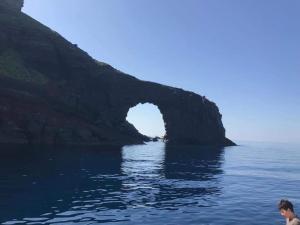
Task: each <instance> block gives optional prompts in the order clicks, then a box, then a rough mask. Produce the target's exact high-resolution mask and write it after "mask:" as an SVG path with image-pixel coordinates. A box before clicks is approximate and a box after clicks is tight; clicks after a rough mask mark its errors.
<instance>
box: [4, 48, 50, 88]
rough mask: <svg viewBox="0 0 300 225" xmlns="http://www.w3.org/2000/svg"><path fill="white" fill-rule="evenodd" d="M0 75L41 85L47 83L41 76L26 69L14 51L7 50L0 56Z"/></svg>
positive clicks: (45, 78)
mask: <svg viewBox="0 0 300 225" xmlns="http://www.w3.org/2000/svg"><path fill="white" fill-rule="evenodd" d="M1 75H2V76H7V77H10V78H13V79H17V80H21V81H26V82H31V83H35V84H41V85H42V84H45V83H47V81H48V79H47V77H46V76H44V75H43V74H41V73H39V72H37V71H35V70H32V69H27V68H26V66H25V65H24V62H23V60H22V58H21V57H20V55H19V54H18V53H17V52H16V51H14V50H7V51H4V52H3V53H1V54H0V76H1Z"/></svg>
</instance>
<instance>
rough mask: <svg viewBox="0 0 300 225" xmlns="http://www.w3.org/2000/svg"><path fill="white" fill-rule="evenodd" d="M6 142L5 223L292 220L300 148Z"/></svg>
mask: <svg viewBox="0 0 300 225" xmlns="http://www.w3.org/2000/svg"><path fill="white" fill-rule="evenodd" d="M239 144H240V146H237V147H226V148H207V147H206V148H205V147H199V146H194V147H191V146H168V145H165V144H164V143H162V142H150V143H148V144H146V145H134V146H125V147H122V148H118V147H99V148H93V149H88V148H81V149H78V148H77V149H72V148H68V149H62V148H59V147H57V148H54V147H53V148H51V149H45V148H37V147H36V148H28V147H27V148H11V147H5V146H1V147H0V149H1V150H0V223H1V224H6V225H10V224H67V225H71V224H72V225H73V224H81V225H85V224H103V223H104V224H105V223H107V224H112V225H115V224H116V225H117V224H120V225H121V224H122V225H150V224H151V225H152V224H155V225H157V224H162V225H201V224H210V225H227V224H228V225H229V224H230V225H232V224H243V225H254V224H259V225H264V224H266V225H267V224H272V225H274V224H275V225H276V224H278V225H279V224H285V221H284V219H283V218H281V216H280V215H279V213H278V210H277V202H278V201H279V200H280V199H281V198H288V199H290V200H291V201H292V202H293V203H294V205H295V209H296V211H298V213H299V214H300V145H294V144H271V143H250V142H249V143H246V142H244V143H239Z"/></svg>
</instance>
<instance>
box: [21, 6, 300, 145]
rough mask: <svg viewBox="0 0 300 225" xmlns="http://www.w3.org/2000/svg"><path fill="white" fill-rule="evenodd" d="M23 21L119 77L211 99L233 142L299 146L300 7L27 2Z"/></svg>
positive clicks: (150, 117) (148, 118) (149, 118)
mask: <svg viewBox="0 0 300 225" xmlns="http://www.w3.org/2000/svg"><path fill="white" fill-rule="evenodd" d="M23 11H24V12H25V13H27V14H29V15H30V16H32V17H33V18H35V19H37V20H39V21H41V22H42V23H44V24H46V25H47V26H49V27H50V28H52V29H53V30H56V31H57V32H59V33H60V34H62V35H63V36H64V37H65V38H67V39H68V40H70V41H71V42H73V43H76V44H78V46H79V47H80V48H82V49H84V50H85V51H87V52H88V53H89V54H90V55H91V56H93V57H94V58H96V59H98V60H100V61H104V62H107V63H109V64H111V65H112V66H114V67H115V68H117V69H119V70H121V71H124V72H126V73H129V74H132V75H134V76H136V77H138V78H140V79H143V80H150V81H155V82H159V83H163V84H167V85H171V86H176V87H181V88H184V89H186V90H191V91H194V92H196V93H199V94H201V95H205V96H206V97H207V98H209V99H210V100H212V101H214V102H216V103H217V105H218V106H219V108H220V111H221V113H222V114H223V123H224V126H225V128H226V134H227V136H228V137H229V138H231V139H233V140H255V141H273V142H300V88H299V86H300V42H299V40H300V13H299V12H300V1H299V0H243V1H241V0H226V1H225V0H184V1H179V0H162V1H159V0H126V1H125V0H84V1H82V0H72V1H71V0H42V1H41V0H25V8H24V9H23ZM143 112H144V113H143ZM136 115H138V114H136ZM139 116H140V117H143V116H144V117H145V120H144V122H140V123H141V124H140V125H142V126H148V125H149V121H151V124H156V127H158V126H161V124H160V123H159V122H157V121H156V119H155V118H157V116H155V115H154V114H153V115H152V113H151V111H150V112H149V110H148V109H145V111H143V110H141V112H140V113H139ZM139 121H141V120H139ZM153 129H154V130H155V129H156V128H153ZM157 130H159V129H158V128H157Z"/></svg>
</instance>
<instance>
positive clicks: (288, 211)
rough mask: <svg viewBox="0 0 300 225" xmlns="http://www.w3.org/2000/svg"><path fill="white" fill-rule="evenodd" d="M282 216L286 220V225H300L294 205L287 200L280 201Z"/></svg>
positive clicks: (279, 207)
mask: <svg viewBox="0 0 300 225" xmlns="http://www.w3.org/2000/svg"><path fill="white" fill-rule="evenodd" d="M278 209H279V211H280V214H281V215H282V216H283V217H285V218H286V225H300V219H299V218H298V217H297V215H296V214H295V212H294V206H293V204H292V203H291V202H290V201H288V200H285V199H282V200H280V202H279V203H278Z"/></svg>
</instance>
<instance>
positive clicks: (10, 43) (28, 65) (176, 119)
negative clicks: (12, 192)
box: [0, 0, 234, 146]
mask: <svg viewBox="0 0 300 225" xmlns="http://www.w3.org/2000/svg"><path fill="white" fill-rule="evenodd" d="M22 5H23V1H21V0H20V1H17V0H6V1H4V0H1V4H0V143H4V142H7V143H48V144H53V143H66V144H106V143H114V144H133V143H142V142H144V141H148V140H150V139H149V137H146V136H144V135H142V134H140V133H139V132H138V131H137V130H136V129H135V127H134V126H133V125H132V124H130V123H129V122H127V121H126V116H127V113H128V110H129V109H130V108H131V107H133V106H135V105H137V104H139V103H146V102H148V103H153V104H155V105H157V106H158V108H159V109H160V111H161V113H162V115H163V119H164V121H165V128H166V138H167V140H168V142H170V143H184V144H186V143H187V144H203V145H222V146H224V145H233V144H234V143H233V142H231V141H230V140H228V139H226V138H225V129H224V127H223V124H222V120H221V114H220V113H219V109H218V107H217V106H216V104H215V103H213V102H211V101H209V100H208V99H206V98H205V97H203V96H200V95H197V94H195V93H192V92H188V91H184V90H182V89H178V88H173V87H169V86H165V85H161V84H157V83H153V82H147V81H141V80H139V79H137V78H135V77H132V76H130V75H127V74H124V73H122V72H120V71H118V70H116V69H114V68H113V67H111V66H109V65H107V64H105V63H101V62H98V61H96V60H94V59H93V58H91V57H90V56H89V55H88V54H87V53H86V52H84V51H82V50H81V49H79V48H78V47H77V45H74V44H72V43H70V42H68V41H67V40H65V39H64V38H63V37H61V36H60V35H59V34H58V33H56V32H54V31H52V30H51V29H49V28H47V27H45V26H44V25H42V24H40V23H39V22H37V21H35V20H34V19H32V18H30V17H29V16H27V15H25V14H23V13H21V11H20V10H21V7H22Z"/></svg>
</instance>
